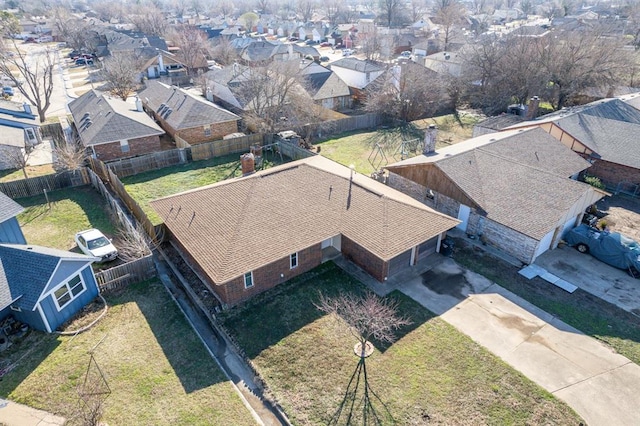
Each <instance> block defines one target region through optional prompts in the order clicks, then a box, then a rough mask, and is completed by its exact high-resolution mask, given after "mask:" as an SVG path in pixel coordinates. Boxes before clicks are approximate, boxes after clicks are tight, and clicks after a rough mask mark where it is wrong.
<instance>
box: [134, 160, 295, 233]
mask: <svg viewBox="0 0 640 426" xmlns="http://www.w3.org/2000/svg"><path fill="white" fill-rule="evenodd" d="M271 155H272V154H267V153H265V165H266V167H271V166H273V165H276V164H279V163H280V158H279V157H275V158H272V157H271ZM283 159H284V161H285V162H287V161H289V159H288V158H287V157H283ZM239 161H240V154H233V155H227V156H224V157H218V158H212V159H210V160H204V161H196V162H193V163H189V164H184V165H178V166H173V167H165V168H163V169H159V170H153V171H149V172H146V173H140V174H137V175H135V176H129V177H126V178H123V179H122V183H123V184H124V185H125V187H126V189H127V192H128V193H129V194H130V195H131V196H132V197H133V198H134V199H135V200H136V201H137V202H138V204H140V207H142V209H143V210H144V211H145V213H147V215H148V217H149V219H150V220H151V221H152V222H153V223H154V225H157V224H160V223H162V219H161V218H160V217H159V216H158V215H157V214H156V212H155V211H154V210H153V209H152V208H151V206H150V205H149V201H152V200H155V199H156V198H160V197H165V196H167V195H172V194H177V193H179V192H183V191H187V190H189V189H194V188H199V187H201V186H205V185H210V184H212V183H216V182H220V181H221V180H224V179H225V178H227V177H229V175H230V174H231V173H233V171H234V170H235V169H236V167H237V166H238V165H239ZM235 176H240V174H239V173H238V172H236V174H235Z"/></svg>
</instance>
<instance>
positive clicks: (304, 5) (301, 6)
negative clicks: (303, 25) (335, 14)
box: [297, 0, 318, 22]
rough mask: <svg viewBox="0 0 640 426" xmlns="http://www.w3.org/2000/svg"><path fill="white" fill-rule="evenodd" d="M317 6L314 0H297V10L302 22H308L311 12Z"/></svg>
mask: <svg viewBox="0 0 640 426" xmlns="http://www.w3.org/2000/svg"><path fill="white" fill-rule="evenodd" d="M317 6H318V4H317V2H316V1H315V0H298V2H297V11H298V15H299V16H300V18H301V19H302V22H309V21H310V20H311V16H313V12H314V11H315V9H316V7H317Z"/></svg>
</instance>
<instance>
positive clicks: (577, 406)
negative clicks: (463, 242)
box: [336, 255, 640, 426]
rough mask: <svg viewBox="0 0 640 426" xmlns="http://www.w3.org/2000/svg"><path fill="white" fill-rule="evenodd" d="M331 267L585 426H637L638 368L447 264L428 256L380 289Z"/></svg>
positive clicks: (352, 270) (639, 406) (639, 405)
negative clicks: (461, 339) (458, 335)
mask: <svg viewBox="0 0 640 426" xmlns="http://www.w3.org/2000/svg"><path fill="white" fill-rule="evenodd" d="M336 263H337V264H338V265H339V266H341V267H342V268H343V269H345V270H347V272H349V273H352V274H354V275H356V276H357V277H358V279H360V280H361V281H363V282H364V283H365V284H367V285H368V286H369V287H370V288H372V290H374V291H375V292H376V293H378V294H380V295H384V294H387V293H389V292H390V291H392V290H395V289H398V290H400V291H401V292H402V293H404V294H406V295H407V296H409V297H411V298H412V299H414V300H416V301H417V302H418V303H420V304H421V305H423V306H424V307H426V308H427V309H429V310H430V311H432V312H434V313H436V314H438V315H440V317H441V318H442V319H443V320H445V321H447V322H448V323H450V324H451V325H453V326H454V327H456V328H457V329H458V330H460V331H461V332H463V333H464V334H466V335H467V336H469V337H471V338H472V339H473V340H474V341H476V342H478V343H479V344H480V345H482V346H484V347H485V348H487V349H488V350H490V351H491V352H492V353H494V354H495V355H497V356H499V357H500V358H501V359H503V360H504V361H505V362H507V363H508V364H509V365H511V366H512V367H513V368H515V369H516V370H518V371H520V372H521V373H523V374H524V375H525V376H527V377H528V378H529V379H531V380H532V381H534V382H535V383H537V384H538V385H540V386H541V387H543V388H544V389H546V390H547V391H549V392H551V393H552V394H553V395H555V396H556V397H558V398H560V399H561V400H563V401H565V402H566V403H567V404H568V405H569V406H570V407H572V408H573V409H574V410H575V411H576V412H577V413H578V414H579V415H580V416H582V418H583V419H584V420H585V421H586V422H587V423H588V424H589V425H607V426H610V425H636V424H640V392H638V391H637V390H638V389H640V366H638V365H636V364H634V363H632V362H631V361H629V360H628V359H627V358H625V357H623V356H621V355H618V354H616V353H615V352H614V351H613V350H611V349H610V348H609V347H607V346H605V345H604V344H602V343H601V342H599V341H597V340H595V339H593V338H591V337H589V336H586V335H584V334H583V333H581V332H580V331H578V330H576V329H575V328H573V327H570V326H569V325H567V324H565V323H563V322H562V321H560V320H558V319H556V318H555V317H553V316H552V315H550V314H548V313H547V312H544V311H542V310H540V309H538V308H537V307H535V306H534V305H532V304H530V303H529V302H527V301H525V300H523V299H522V298H520V297H518V296H516V295H515V294H513V293H511V292H509V291H507V290H505V289H504V288H502V287H500V286H498V285H497V284H494V283H492V282H491V281H489V280H487V279H486V278H484V277H482V276H480V275H478V274H475V273H473V272H471V271H468V270H466V269H464V268H462V267H461V266H459V265H458V264H457V263H455V262H454V261H453V260H452V259H449V258H443V257H442V256H439V255H433V256H431V258H430V259H428V260H427V263H426V264H425V265H422V266H420V267H417V268H411V269H410V270H407V271H405V272H403V273H402V274H400V275H399V276H397V277H394V278H393V279H391V280H389V281H388V282H387V283H386V284H380V283H378V282H376V281H375V280H373V279H372V278H367V277H366V276H363V275H362V272H361V271H359V270H358V269H359V268H357V267H356V266H354V265H353V264H350V263H348V262H346V261H344V259H337V261H336Z"/></svg>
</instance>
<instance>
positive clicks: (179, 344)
mask: <svg viewBox="0 0 640 426" xmlns="http://www.w3.org/2000/svg"><path fill="white" fill-rule="evenodd" d="M107 301H108V302H109V304H110V305H119V304H126V303H135V304H136V305H137V307H138V308H139V309H140V311H141V312H142V314H143V315H144V318H145V320H146V322H147V324H148V325H149V327H150V328H151V331H152V332H153V335H154V337H155V339H156V341H157V342H158V344H159V345H160V347H161V348H162V352H163V353H164V356H165V357H166V358H167V360H168V361H169V364H171V368H172V369H173V371H174V372H175V374H176V376H177V377H178V379H179V380H180V383H181V385H182V387H183V389H184V391H185V392H186V393H192V392H195V391H198V390H200V389H205V388H208V387H210V386H212V385H215V384H217V383H222V382H226V381H227V380H228V379H227V378H226V376H225V375H224V373H223V372H222V371H221V370H220V368H219V367H218V365H217V364H216V363H215V361H214V360H213V358H212V357H211V356H210V354H209V353H208V352H207V349H206V348H205V346H204V345H203V343H202V342H201V341H200V340H199V338H198V337H197V335H196V334H195V332H194V331H193V329H192V328H191V326H190V325H189V323H188V322H187V320H186V319H185V318H184V316H183V314H182V312H181V311H180V309H179V308H178V306H177V305H176V304H175V303H174V302H173V300H171V298H170V297H169V294H168V293H167V292H166V290H165V289H164V287H163V286H162V284H161V283H160V282H158V281H156V280H151V281H146V282H143V283H138V284H133V285H131V286H129V287H128V288H127V289H126V290H125V291H123V292H122V293H120V294H118V295H115V296H109V297H108V298H107Z"/></svg>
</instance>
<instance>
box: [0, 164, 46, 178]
mask: <svg viewBox="0 0 640 426" xmlns="http://www.w3.org/2000/svg"><path fill="white" fill-rule="evenodd" d="M25 169H26V172H27V177H28V178H32V177H38V176H44V175H50V174H54V173H55V170H53V165H52V164H44V165H42V166H27V167H25ZM22 179H24V173H23V172H22V169H20V170H0V182H11V181H14V180H22Z"/></svg>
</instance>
